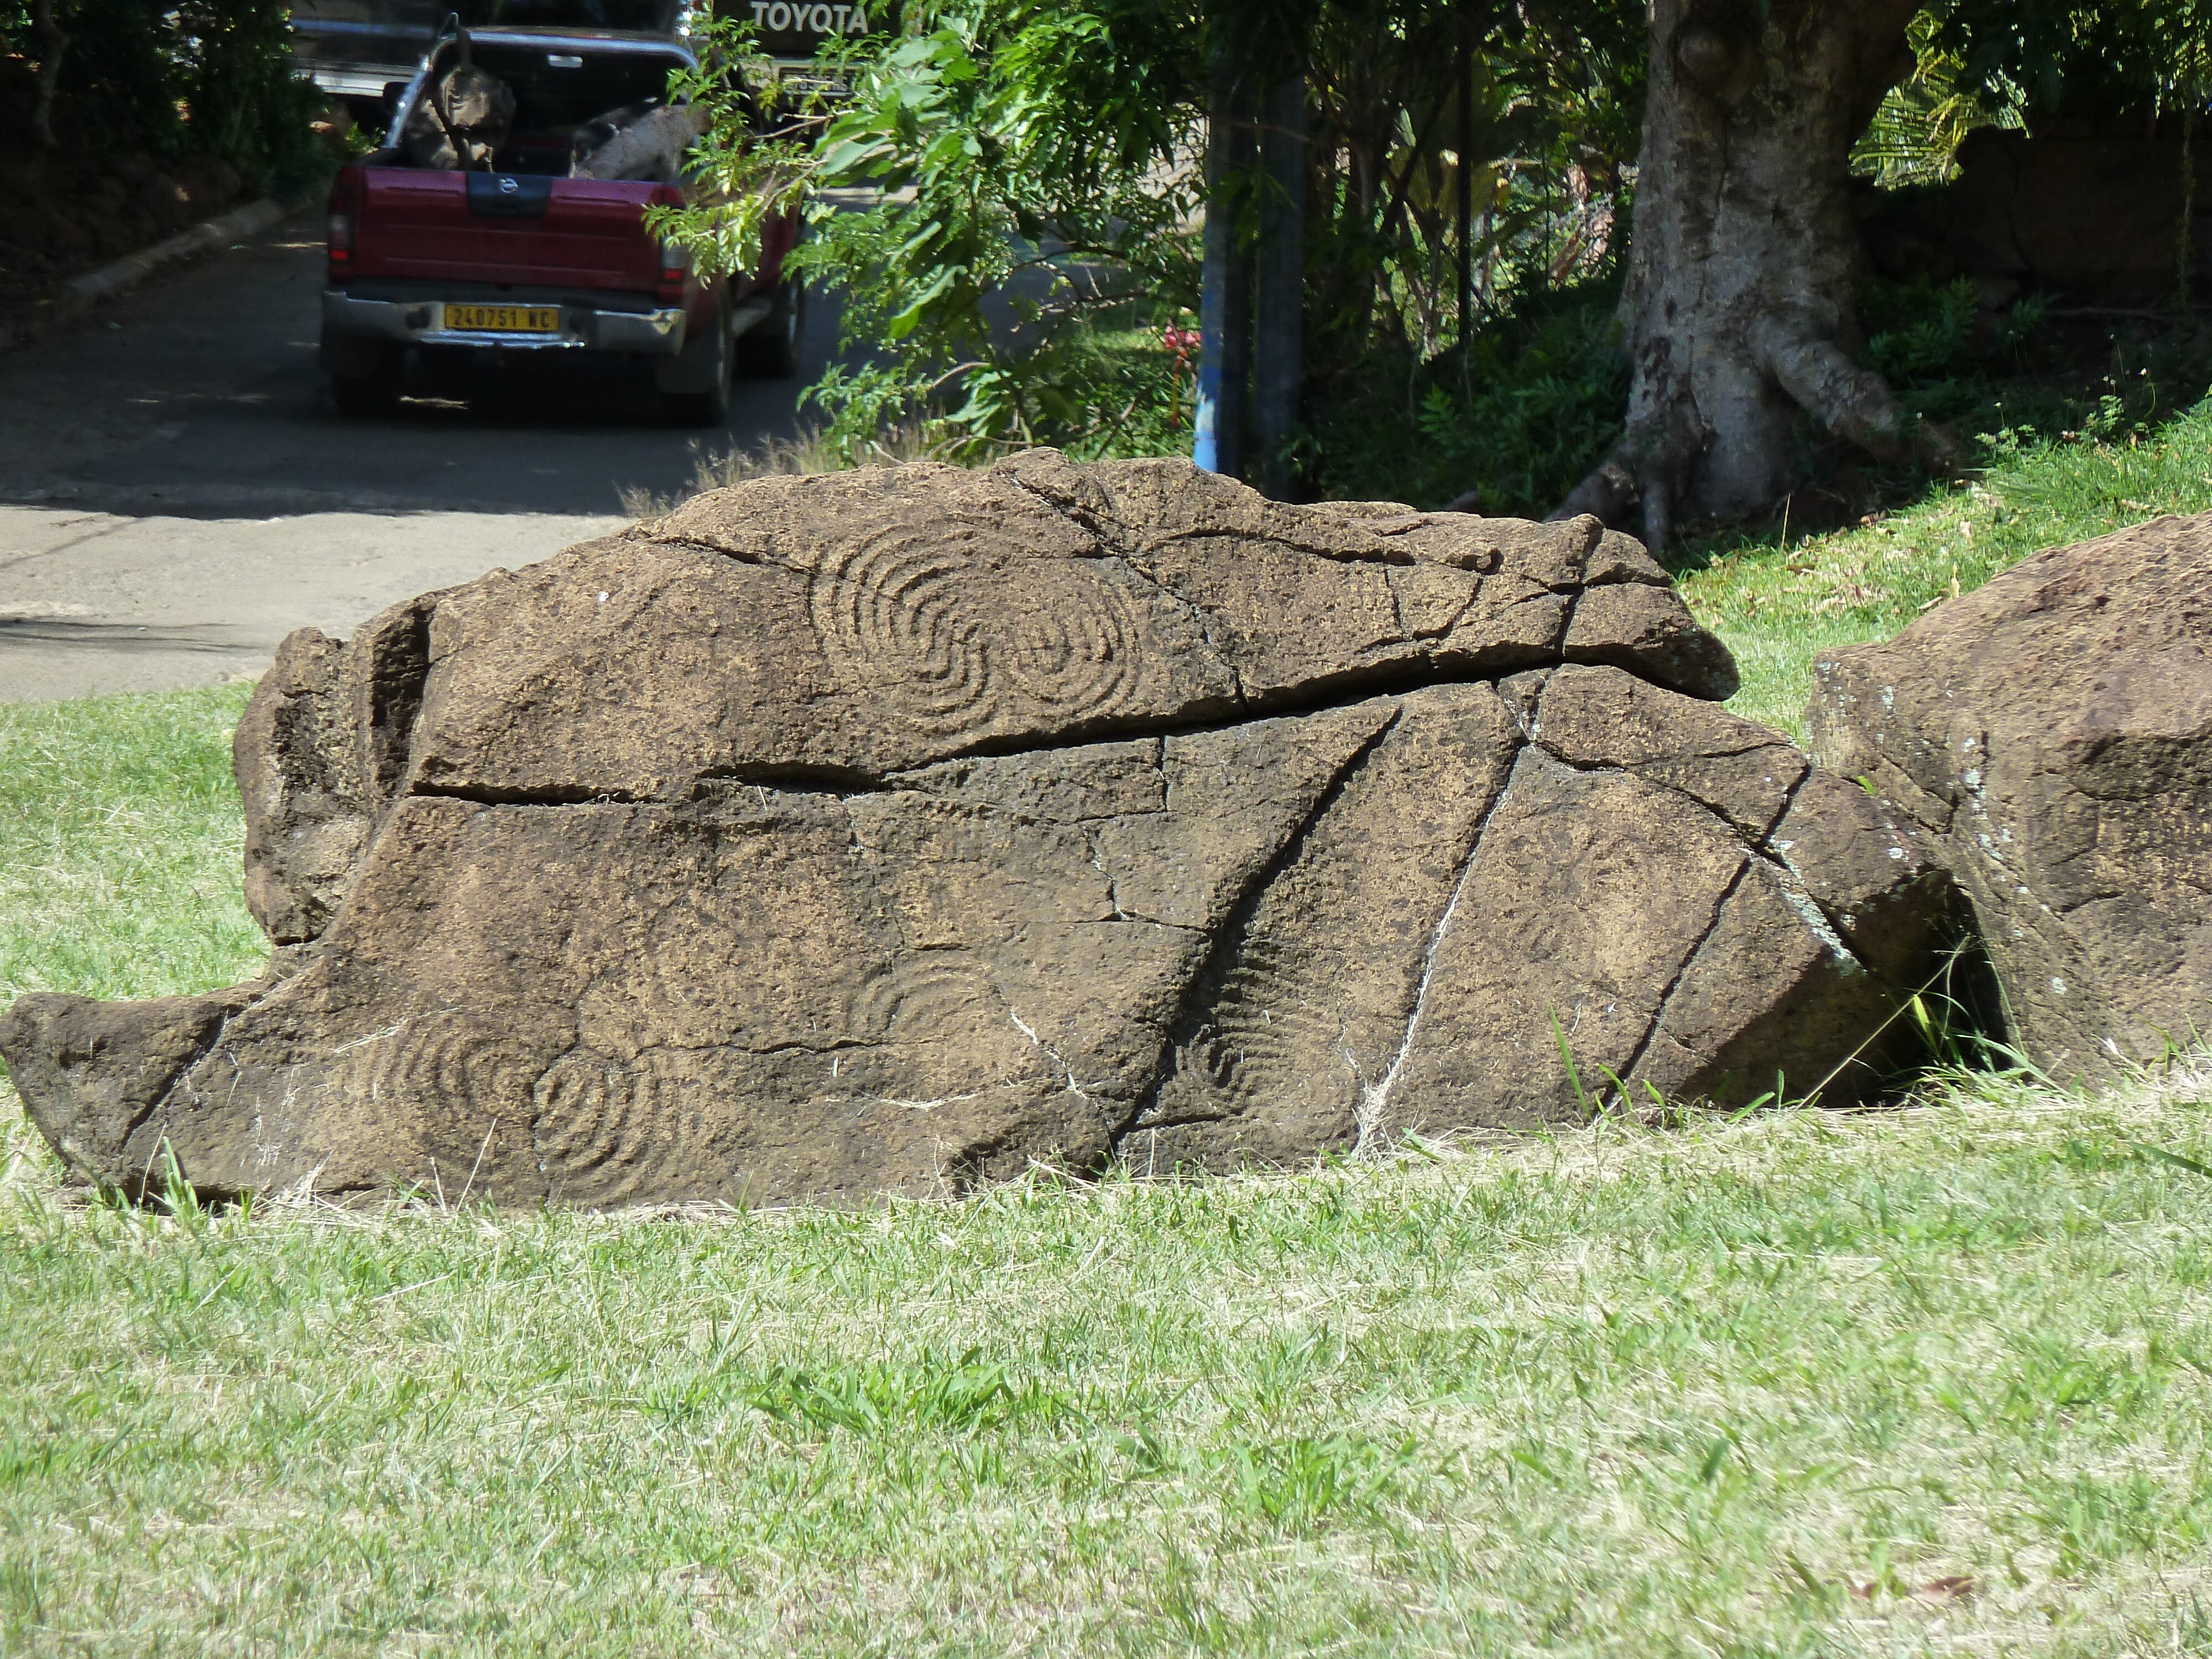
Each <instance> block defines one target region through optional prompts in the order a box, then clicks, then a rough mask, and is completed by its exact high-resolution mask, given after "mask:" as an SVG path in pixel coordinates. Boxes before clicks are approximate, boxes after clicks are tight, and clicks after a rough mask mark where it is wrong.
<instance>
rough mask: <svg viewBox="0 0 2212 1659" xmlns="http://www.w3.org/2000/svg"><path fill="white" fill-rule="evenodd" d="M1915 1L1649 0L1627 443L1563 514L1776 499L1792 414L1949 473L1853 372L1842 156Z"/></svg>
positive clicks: (1692, 512) (1656, 521)
mask: <svg viewBox="0 0 2212 1659" xmlns="http://www.w3.org/2000/svg"><path fill="white" fill-rule="evenodd" d="M1918 9H1919V0H1765V3H1763V4H1762V3H1760V0H1650V32H1651V70H1650V88H1649V92H1648V102H1647V104H1646V106H1645V112H1644V145H1643V152H1642V155H1641V156H1640V158H1639V164H1640V175H1639V178H1638V186H1637V192H1636V223H1635V233H1634V240H1633V244H1632V246H1631V249H1630V252H1629V272H1628V287H1627V294H1626V309H1627V311H1628V315H1629V324H1628V340H1627V345H1628V349H1629V353H1630V356H1631V362H1632V380H1631V386H1630V391H1629V407H1628V422H1627V430H1626V436H1625V437H1624V439H1623V441H1622V443H1621V445H1620V448H1619V449H1617V450H1616V451H1615V452H1614V453H1613V455H1612V456H1611V457H1609V458H1608V459H1607V460H1606V462H1605V463H1604V464H1603V465H1601V466H1600V467H1599V468H1598V469H1597V471H1595V472H1593V473H1591V474H1590V476H1589V477H1587V478H1585V479H1584V480H1583V483H1581V484H1579V485H1578V486H1577V488H1576V489H1575V491H1574V493H1573V495H1570V496H1569V497H1568V499H1567V501H1565V503H1564V504H1563V505H1562V507H1560V509H1559V512H1560V515H1561V516H1565V515H1570V514H1572V513H1596V514H1597V515H1598V516H1599V517H1600V518H1602V519H1606V520H1613V521H1616V522H1625V521H1626V520H1628V519H1629V517H1630V514H1631V513H1632V509H1633V508H1634V507H1636V506H1637V505H1638V503H1639V502H1640V503H1641V505H1642V507H1643V528H1644V537H1645V539H1646V540H1647V541H1648V542H1650V544H1652V545H1653V546H1654V547H1659V546H1663V545H1664V544H1665V543H1666V541H1667V538H1668V535H1669V533H1670V532H1671V529H1672V526H1673V525H1674V522H1675V520H1677V519H1678V518H1693V519H1708V520H1726V519H1737V518H1742V517H1745V516H1747V515H1748V514H1751V513H1758V512H1759V511H1761V510H1763V509H1765V508H1766V507H1771V505H1772V504H1773V503H1774V502H1776V501H1779V500H1780V499H1781V498H1782V497H1783V495H1784V494H1786V493H1787V492H1788V491H1789V489H1790V487H1791V486H1792V484H1793V483H1795V481H1796V471H1797V464H1798V459H1799V448H1800V447H1799V444H1798V439H1797V428H1798V418H1797V417H1798V411H1799V410H1803V411H1805V412H1806V413H1808V414H1809V415H1811V416H1813V417H1814V420H1815V421H1817V422H1819V423H1820V425H1821V426H1822V427H1824V428H1826V429H1827V430H1828V431H1831V432H1833V433H1836V434H1838V435H1841V436H1843V437H1846V438H1849V439H1851V440H1852V441H1855V442H1857V443H1858V444H1860V445H1861V446H1862V447H1865V448H1866V449H1869V450H1870V451H1872V452H1873V453H1875V454H1876V455H1878V456H1881V457H1884V458H1896V457H1899V456H1903V455H1905V454H1909V453H1919V454H1922V455H1923V456H1926V457H1928V458H1929V459H1932V460H1935V461H1936V462H1938V463H1948V460H1949V459H1951V453H1950V442H1949V440H1948V437H1947V436H1945V435H1943V434H1942V433H1941V431H1940V430H1939V429H1936V428H1917V429H1916V427H1915V424H1914V422H1912V421H1911V418H1910V417H1909V416H1907V415H1906V413H1905V410H1903V409H1902V408H1900V407H1899V404H1898V402H1897V399H1896V398H1895V397H1894V396H1893V394H1892V392H1891V391H1890V389H1889V386H1888V385H1887V383H1886V382H1885V381H1884V380H1882V379H1881V376H1880V375H1878V374H1874V373H1872V372H1871V371H1869V370H1867V369H1863V368H1859V367H1858V366H1857V364H1856V363H1855V362H1853V361H1852V356H1851V353H1852V350H1853V349H1854V348H1855V347H1856V346H1857V344H1858V343H1859V340H1858V332H1857V289H1858V285H1859V281H1860V277H1861V275H1862V255H1861V252H1860V247H1859V241H1858V234H1857V226H1856V225H1855V223H1854V222H1853V220H1852V217H1851V213H1850V201H1849V196H1848V191H1849V176H1850V147H1851V144H1852V143H1853V142H1854V141H1855V140H1856V139H1857V137H1858V135H1859V134H1860V133H1861V132H1863V131H1865V128H1866V125H1867V123H1868V122H1869V120H1871V119H1872V118H1873V116H1874V112H1875V108H1876V107H1877V106H1879V105H1880V103H1881V99H1882V95H1883V94H1884V93H1885V92H1887V90H1888V88H1890V87H1892V86H1893V85H1894V84H1895V83H1896V82H1897V81H1898V80H1899V78H1900V77H1901V76H1903V75H1904V74H1905V73H1906V72H1907V71H1908V70H1910V69H1911V63H1912V57H1911V50H1910V48H1909V47H1908V46H1907V45H1906V43H1905V25H1906V23H1907V22H1908V21H1911V17H1912V15H1913V14H1914V13H1915V12H1916V11H1917V10H1918Z"/></svg>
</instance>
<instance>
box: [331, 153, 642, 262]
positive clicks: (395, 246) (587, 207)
mask: <svg viewBox="0 0 2212 1659" xmlns="http://www.w3.org/2000/svg"><path fill="white" fill-rule="evenodd" d="M474 178H475V179H476V180H477V188H476V189H475V190H474V191H471V187H470V185H471V175H470V174H467V173H430V172H421V171H417V170H415V169H413V168H407V167H365V168H363V169H362V198H361V202H360V207H359V216H358V218H357V219H356V229H355V243H354V270H355V273H356V275H357V276H386V277H389V276H397V277H414V278H419V279H425V280H440V281H453V282H468V283H516V284H529V285H532V286H539V287H567V288H586V289H626V290H629V291H632V292H636V291H641V290H649V289H652V288H653V284H654V283H655V282H656V280H657V279H658V276H659V262H660V261H659V254H660V250H659V244H658V243H657V242H656V241H655V240H653V238H652V237H651V236H648V235H647V234H646V230H645V223H644V212H645V208H646V206H647V204H648V203H650V202H652V201H653V200H654V199H655V197H656V194H658V195H659V198H660V199H663V200H673V199H675V192H674V191H671V190H670V189H669V188H668V187H667V186H665V185H653V184H647V183H607V182H604V181H601V180H599V179H550V178H546V177H544V176H542V175H532V174H523V175H520V177H518V178H515V179H512V180H511V181H507V182H509V183H511V184H512V185H513V186H515V187H516V189H515V191H513V192H511V199H509V200H505V201H502V200H500V199H498V198H496V197H495V196H493V195H492V193H491V192H489V191H487V190H486V189H485V186H486V185H499V184H500V183H501V182H502V181H501V180H499V179H494V178H492V177H491V176H490V175H487V174H483V173H478V174H476V175H474ZM533 210H534V211H533Z"/></svg>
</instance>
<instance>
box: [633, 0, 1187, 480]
mask: <svg viewBox="0 0 2212 1659" xmlns="http://www.w3.org/2000/svg"><path fill="white" fill-rule="evenodd" d="M907 23H908V29H909V31H910V32H909V33H908V34H907V35H906V36H904V37H903V38H900V39H896V40H874V41H872V42H863V43H858V44H852V43H846V44H840V45H838V46H835V47H833V48H832V51H833V52H834V54H835V67H836V70H838V72H839V74H840V75H841V76H842V77H843V78H844V80H845V81H846V82H847V84H848V87H849V95H848V96H847V97H846V98H844V99H842V100H840V101H839V102H838V103H837V104H836V106H833V107H830V108H828V109H819V108H817V109H811V110H810V109H802V110H799V111H798V112H795V113H796V116H797V119H796V120H795V121H793V122H788V123H787V125H785V126H783V127H781V128H779V129H777V130H776V131H775V136H774V137H772V139H771V140H770V142H769V143H767V144H763V143H762V142H761V141H760V139H759V138H758V137H757V135H756V134H754V133H753V132H752V131H750V126H749V125H748V123H749V122H753V121H756V120H757V117H756V116H754V115H753V114H752V110H753V109H754V108H755V107H756V100H757V97H758V94H747V95H744V96H742V97H741V96H739V95H738V91H737V87H736V82H734V81H733V80H732V77H731V76H730V75H729V74H728V73H727V71H724V72H723V73H722V74H721V76H720V80H719V81H717V82H710V83H708V84H705V85H702V87H701V88H699V89H698V94H697V95H699V96H700V97H701V98H702V100H703V101H705V102H706V103H707V104H708V106H709V107H710V108H711V109H713V111H714V114H715V125H714V146H715V147H714V149H712V150H711V151H710V152H709V155H710V158H711V159H710V166H712V167H715V168H716V169H717V171H716V173H715V179H716V182H717V183H718V184H720V185H721V186H722V187H723V189H724V191H725V192H726V195H727V197H729V199H728V201H727V202H726V203H725V204H722V205H720V206H716V207H708V208H702V209H699V210H691V211H690V212H687V213H684V214H678V215H671V216H670V217H669V223H670V225H671V229H672V231H673V233H674V234H676V235H678V237H679V238H681V239H683V240H685V241H686V242H687V243H688V244H689V245H690V246H692V247H693V248H694V249H695V251H696V252H697V253H698V255H699V256H700V257H701V258H702V259H706V260H708V261H710V262H712V263H715V264H722V265H731V264H741V263H743V260H744V257H745V256H746V254H747V252H748V251H749V247H748V243H747V241H746V238H745V234H744V230H745V227H744V214H746V213H748V212H757V210H752V209H748V208H746V207H744V205H743V204H741V203H739V201H738V197H740V196H742V195H743V194H744V192H745V191H748V190H751V191H757V190H758V189H759V188H760V187H761V186H762V185H763V184H765V185H768V186H769V189H770V190H771V191H776V192H780V194H778V195H777V196H776V197H775V200H776V202H777V204H778V205H782V204H789V203H792V202H794V201H797V200H799V199H800V198H801V197H805V198H809V200H810V205H809V208H808V219H809V231H810V235H809V240H807V242H806V243H805V245H804V246H802V247H801V249H800V250H799V253H798V254H797V255H796V256H795V260H796V264H797V267H798V269H799V270H801V271H802V272H805V273H809V274H812V275H814V276H817V277H820V278H827V279H829V280H832V281H836V282H837V283H840V284H841V285H842V288H843V290H844V311H843V326H844V331H845V335H846V339H847V342H848V343H856V342H857V343H866V345H868V346H870V347H872V357H871V360H870V361H869V362H867V364H866V366H865V367H863V368H860V369H859V370H857V371H849V372H848V371H846V370H843V369H835V370H833V371H832V372H831V373H830V374H829V376H828V377H827V378H826V379H825V380H823V381H821V382H820V383H818V384H817V386H814V387H813V388H811V392H810V396H811V397H812V398H814V400H815V401H816V402H817V403H818V404H821V405H822V406H823V408H824V410H826V411H827V412H828V414H829V416H830V420H831V424H830V427H829V441H831V442H832V444H833V445H835V446H836V447H839V448H841V449H844V450H854V449H857V448H859V447H861V446H863V445H865V444H866V443H867V442H868V441H871V440H872V438H873V437H874V436H875V435H876V433H877V431H878V429H879V428H880V427H881V426H882V425H884V424H885V423H902V422H909V421H912V420H914V419H916V418H918V417H921V418H927V419H929V420H930V421H931V422H933V426H934V427H935V428H936V430H937V432H938V434H939V438H940V441H941V443H942V446H943V447H946V448H948V449H949V450H951V452H952V453H957V454H960V455H963V456H971V457H972V456H975V455H977V454H981V453H988V452H989V451H990V450H992V449H994V448H995V447H1001V446H1005V445H1009V444H1018V443H1030V442H1040V441H1056V442H1062V443H1069V444H1071V445H1072V446H1073V447H1078V448H1081V447H1085V443H1086V441H1088V442H1089V443H1090V444H1091V447H1097V444H1098V443H1099V442H1102V441H1110V438H1111V436H1112V435H1114V434H1115V432H1116V431H1117V430H1119V429H1121V428H1127V425H1128V416H1127V415H1126V414H1125V415H1123V416H1121V417H1120V418H1118V419H1117V416H1116V410H1125V411H1126V410H1129V408H1130V402H1129V398H1127V396H1125V395H1124V394H1125V393H1128V392H1135V393H1137V394H1139V396H1138V398H1137V401H1139V402H1143V401H1145V398H1144V397H1143V395H1142V394H1143V393H1144V392H1146V381H1147V380H1149V381H1152V382H1158V383H1160V389H1164V376H1163V374H1160V373H1159V372H1157V371H1153V372H1151V373H1149V374H1147V373H1146V372H1142V371H1139V372H1137V373H1134V374H1133V373H1132V366H1131V365H1130V364H1129V362H1127V354H1126V352H1124V353H1118V354H1117V353H1116V352H1115V351H1114V350H1113V349H1110V348H1108V347H1106V346H1103V345H1102V344H1101V343H1100V342H1099V341H1098V340H1097V337H1096V334H1095V331H1097V330H1098V329H1100V328H1102V327H1104V328H1109V329H1110V328H1115V327H1124V328H1126V327H1129V326H1133V325H1139V324H1141V323H1144V322H1146V321H1147V320H1149V319H1152V318H1155V317H1158V316H1162V315H1165V316H1173V315H1174V314H1176V311H1177V309H1178V308H1179V307H1181V306H1182V305H1183V304H1186V303H1188V302H1190V301H1194V299H1195V296H1196V280H1197V278H1196V267H1195V264H1194V259H1193V256H1192V250H1191V248H1190V246H1189V245H1188V238H1187V236H1185V235H1184V234H1182V230H1181V226H1182V222H1183V221H1184V220H1185V219H1187V218H1188V215H1189V213H1190V211H1191V210H1192V207H1193V205H1194V204H1193V202H1192V199H1191V196H1190V193H1189V186H1188V180H1187V176H1186V175H1184V174H1181V173H1176V172H1175V171H1174V170H1173V168H1172V165H1171V164H1172V163H1173V161H1174V160H1175V158H1176V155H1177V154H1178V153H1179V152H1180V151H1181V150H1182V149H1187V147H1188V142H1189V137H1190V128H1189V121H1190V118H1191V106H1190V91H1191V87H1190V83H1189V81H1188V62H1187V61H1186V59H1187V47H1188V40H1187V39H1186V36H1185V33H1184V32H1185V31H1187V30H1188V26H1189V18H1188V15H1186V14H1181V13H1177V12H1176V11H1174V10H1172V9H1168V8H1166V7H1163V6H1160V5H1158V4H1154V3H1149V0H1095V3H1091V4H1087V5H1082V6H1066V5H1059V4H1040V3H1029V0H971V3H946V4H938V5H927V6H921V5H917V6H910V7H909V8H908V15H907ZM810 118H811V130H810V128H809V127H808V125H807V124H808V122H809V121H810ZM802 134H803V135H804V136H803V137H802V136H801V135H802ZM854 186H860V187H865V188H866V189H868V190H870V191H880V192H881V194H880V195H878V196H877V197H875V199H874V200H873V201H872V203H871V204H869V205H866V206H864V207H860V208H849V207H846V206H843V205H841V204H834V203H831V202H829V201H826V200H823V198H822V197H821V196H820V194H819V192H821V191H828V190H833V189H839V188H845V187H854ZM751 246H757V243H755V244H752V245H751ZM1162 367H1163V368H1164V358H1163V365H1162Z"/></svg>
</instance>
